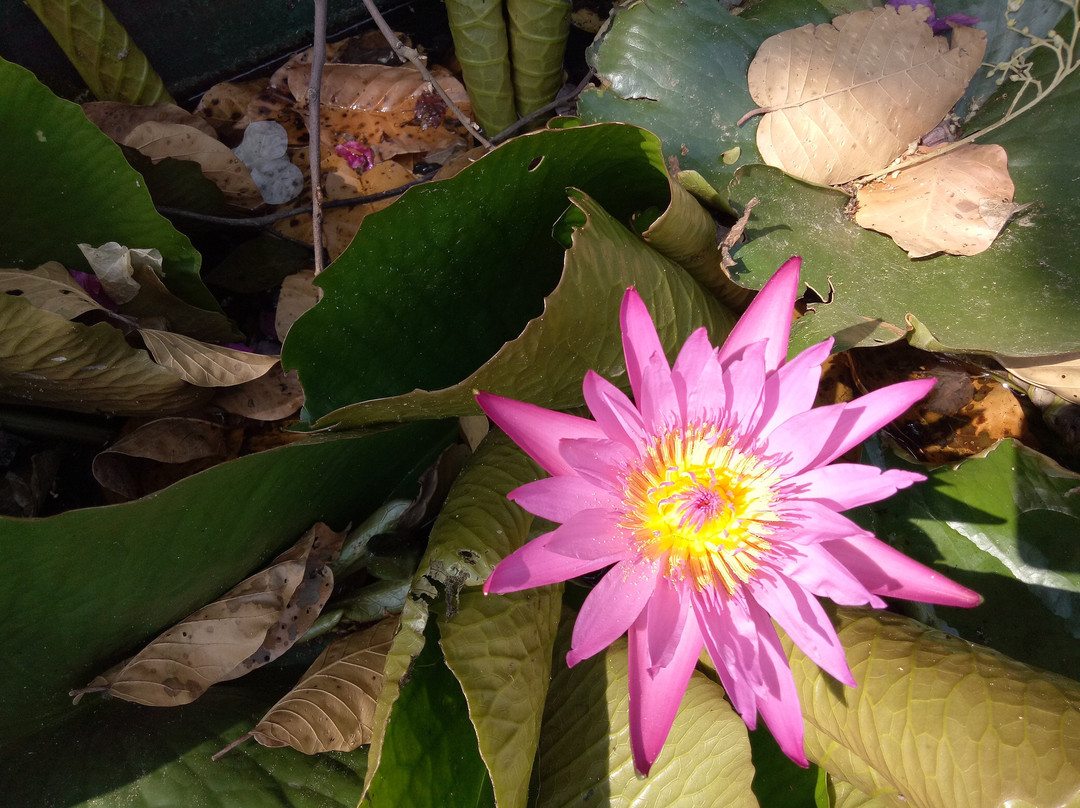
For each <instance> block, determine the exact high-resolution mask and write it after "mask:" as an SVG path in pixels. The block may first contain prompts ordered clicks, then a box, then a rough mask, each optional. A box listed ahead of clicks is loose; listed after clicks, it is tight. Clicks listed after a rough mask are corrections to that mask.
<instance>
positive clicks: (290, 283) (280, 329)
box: [274, 269, 319, 341]
mask: <svg viewBox="0 0 1080 808" xmlns="http://www.w3.org/2000/svg"><path fill="white" fill-rule="evenodd" d="M314 280H315V273H314V272H313V271H312V270H310V269H306V270H303V271H301V272H296V273H293V274H292V275H289V277H287V278H286V279H285V280H283V281H282V282H281V294H279V295H278V306H277V311H276V312H274V330H275V331H276V332H277V338H278V339H279V340H281V341H284V340H285V335H286V334H288V333H289V329H290V328H292V324H293V323H295V322H296V321H297V320H298V319H299V318H300V315H301V314H303V313H304V312H305V311H307V310H308V309H310V308H311V307H312V306H314V305H315V304H316V303H318V302H319V290H318V289H317V288H316V287H315V286H314V285H312V281H314Z"/></svg>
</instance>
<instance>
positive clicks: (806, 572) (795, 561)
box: [781, 544, 885, 609]
mask: <svg viewBox="0 0 1080 808" xmlns="http://www.w3.org/2000/svg"><path fill="white" fill-rule="evenodd" d="M787 556H788V557H787V558H786V559H785V563H784V565H783V567H782V568H781V569H782V571H783V573H784V574H785V575H787V576H788V577H789V578H791V580H793V581H794V582H795V583H797V584H798V585H799V586H801V587H802V588H803V589H805V590H806V591H807V592H810V593H811V594H813V595H817V596H819V597H823V598H828V599H829V600H831V601H832V602H833V603H837V604H839V605H841V606H866V605H869V606H873V607H874V608H875V609H883V608H885V601H883V600H882V599H881V598H879V597H878V596H877V595H874V594H872V593H871V592H870V591H869V590H867V588H866V587H865V586H863V584H862V583H861V582H860V581H859V579H858V578H856V577H855V576H854V575H853V574H852V573H851V571H850V570H848V568H847V567H845V566H844V565H843V564H841V563H840V562H839V561H837V560H836V558H834V557H833V556H832V555H830V554H829V551H828V550H825V549H824V547H823V545H819V544H812V545H808V546H806V547H799V548H798V549H797V550H796V549H794V548H789V549H788V551H787Z"/></svg>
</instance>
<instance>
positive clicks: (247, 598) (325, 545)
mask: <svg viewBox="0 0 1080 808" xmlns="http://www.w3.org/2000/svg"><path fill="white" fill-rule="evenodd" d="M343 537H344V534H338V533H333V531H329V530H328V529H327V528H326V526H325V525H322V524H317V525H315V526H314V527H313V528H312V529H311V530H309V531H307V533H305V534H304V536H303V537H302V538H301V539H300V541H299V542H297V543H296V544H295V545H294V546H293V547H291V548H290V549H289V550H287V551H286V552H284V553H282V554H281V555H280V556H278V557H277V558H276V559H274V561H273V562H272V563H271V564H270V566H269V567H267V568H266V569H265V570H263V571H262V572H259V573H257V574H255V575H253V576H251V577H250V578H247V579H245V580H244V581H241V582H240V583H239V584H238V585H236V586H235V587H233V588H232V589H230V590H229V591H228V592H226V593H225V594H224V595H222V596H221V597H220V598H219V599H218V600H216V601H214V602H213V603H211V604H209V605H208V606H204V607H203V608H202V609H200V610H199V611H197V612H195V613H194V614H192V615H190V616H189V617H187V618H186V619H184V620H182V621H181V622H179V623H177V624H176V625H175V626H173V627H172V628H170V629H168V630H167V631H165V632H164V633H163V634H161V635H160V636H159V637H157V639H155V640H153V641H152V642H151V643H150V644H149V645H147V646H146V647H145V648H144V649H143V650H142V651H140V652H139V653H138V654H136V655H135V656H134V657H132V658H131V659H130V660H128V661H127V662H124V663H122V664H120V665H118V666H117V667H115V668H113V669H112V670H110V671H107V672H106V673H104V674H102V675H101V676H98V677H96V678H95V679H94V680H93V681H91V682H90V684H88V685H87V686H86V687H85V688H83V689H81V690H77V691H72V693H71V695H72V696H74V697H75V699H76V701H78V699H79V698H80V697H81V696H82V695H84V694H86V693H91V692H99V691H108V693H109V694H110V695H112V696H116V697H118V698H122V699H125V700H127V701H133V702H136V703H138V704H145V705H147V706H151V707H175V706H178V705H181V704H188V703H190V702H192V701H194V700H195V699H197V698H198V697H199V696H201V695H202V694H203V693H205V692H206V690H207V689H208V688H209V687H210V686H212V685H215V684H217V683H218V682H224V681H228V680H230V679H236V678H237V677H239V676H243V675H244V674H245V673H247V672H248V671H250V670H253V669H254V668H256V667H259V666H260V665H263V664H265V663H266V662H269V661H271V660H272V659H274V658H276V657H277V656H280V655H281V654H282V653H284V652H285V650H286V649H287V648H288V646H289V645H291V644H292V643H291V642H288V644H285V643H286V642H287V641H288V640H289V638H290V637H291V638H292V641H295V639H296V638H297V637H299V636H300V635H301V634H302V633H303V632H304V631H306V630H307V627H308V626H310V624H311V623H312V622H314V620H315V618H316V617H317V616H318V613H319V612H320V611H321V610H322V606H323V604H324V603H325V602H326V598H327V597H329V594H330V592H329V587H332V580H333V579H332V574H331V573H330V571H329V569H328V568H326V563H327V561H328V560H329V557H330V556H331V555H332V554H333V553H334V552H336V550H335V548H334V544H335V542H336V546H337V548H340V546H341V540H342V538H343ZM305 582H307V584H306V586H305ZM328 584H329V585H328ZM294 616H295V618H296V619H295V620H294V619H293V617H294ZM308 618H310V620H308ZM305 622H307V625H306V626H305V625H304V623H305Z"/></svg>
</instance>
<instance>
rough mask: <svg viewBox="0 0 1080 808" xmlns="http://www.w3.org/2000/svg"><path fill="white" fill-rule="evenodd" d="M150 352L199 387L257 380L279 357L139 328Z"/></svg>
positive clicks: (162, 363)
mask: <svg viewBox="0 0 1080 808" xmlns="http://www.w3.org/2000/svg"><path fill="white" fill-rule="evenodd" d="M139 334H141V335H142V338H143V342H145V343H146V348H147V350H149V351H150V353H151V354H153V356H154V359H155V360H156V361H157V363H158V364H159V365H161V366H162V367H164V368H167V369H169V370H171V371H172V372H173V373H175V374H176V375H177V376H179V377H180V378H181V379H183V380H184V381H185V382H188V383H189V384H194V385H195V386H196V387H232V386H233V385H234V384H243V383H244V382H249V381H251V380H252V379H257V378H259V377H260V376H262V375H263V374H264V373H266V372H267V371H268V370H270V368H272V367H273V366H274V365H275V364H277V361H278V357H276V356H263V355H262V354H255V353H247V352H245V351H235V350H233V349H232V348H223V347H222V346H220V345H210V344H209V343H206V342H200V341H199V340H197V339H192V338H191V337H185V336H183V335H182V334H174V333H172V332H171V331H158V330H157V329H153V328H140V329H139Z"/></svg>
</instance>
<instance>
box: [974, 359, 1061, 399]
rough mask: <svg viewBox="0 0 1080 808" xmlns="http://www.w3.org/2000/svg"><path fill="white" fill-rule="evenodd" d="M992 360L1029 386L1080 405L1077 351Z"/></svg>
mask: <svg viewBox="0 0 1080 808" xmlns="http://www.w3.org/2000/svg"><path fill="white" fill-rule="evenodd" d="M994 359H996V360H997V361H998V363H999V364H1000V365H1001V366H1002V367H1003V368H1005V370H1007V371H1009V373H1011V374H1013V375H1014V376H1016V377H1017V378H1018V379H1021V380H1023V381H1025V382H1027V383H1028V384H1031V385H1034V386H1035V387H1041V388H1043V389H1044V390H1049V391H1050V392H1052V393H1055V394H1057V395H1059V396H1061V397H1062V398H1063V399H1065V400H1066V401H1071V402H1072V403H1073V404H1080V352H1078V353H1069V354H1059V355H1058V356H1001V355H998V354H995V355H994Z"/></svg>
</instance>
